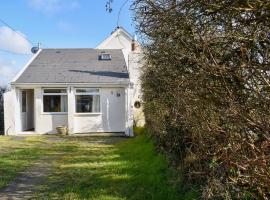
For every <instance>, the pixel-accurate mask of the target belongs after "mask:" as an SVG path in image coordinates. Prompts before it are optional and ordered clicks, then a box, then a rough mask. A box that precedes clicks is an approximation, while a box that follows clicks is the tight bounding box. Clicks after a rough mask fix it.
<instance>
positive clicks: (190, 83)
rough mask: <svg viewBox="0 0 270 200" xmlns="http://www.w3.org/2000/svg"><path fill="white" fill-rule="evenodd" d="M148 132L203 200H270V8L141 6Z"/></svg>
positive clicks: (262, 1) (138, 0) (196, 0)
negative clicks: (198, 191) (198, 188)
mask: <svg viewBox="0 0 270 200" xmlns="http://www.w3.org/2000/svg"><path fill="white" fill-rule="evenodd" d="M133 9H134V10H135V22H136V24H137V29H138V32H139V33H140V34H141V38H142V40H143V43H144V44H143V45H144V48H145V59H146V62H145V66H144V73H143V76H142V83H143V86H142V87H143V98H144V103H145V105H144V111H145V116H146V121H147V125H148V127H149V128H150V131H151V133H152V134H153V135H154V137H155V138H156V140H157V141H158V144H159V147H160V148H161V149H163V150H165V151H166V152H167V153H168V154H169V155H170V156H171V158H173V159H174V161H176V162H177V163H178V165H179V168H181V170H184V172H185V176H186V179H187V180H188V181H189V182H192V183H200V185H201V192H202V198H203V199H270V62H269V61H270V59H269V56H270V49H269V47H270V2H269V1H268V0H254V1H247V0H244V1H242V0H241V1H240V0H226V1H224V0H216V1H205V0H180V1H176V0H162V1H159V0H156V1H153V0H135V2H134V5H133Z"/></svg>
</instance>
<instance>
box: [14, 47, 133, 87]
mask: <svg viewBox="0 0 270 200" xmlns="http://www.w3.org/2000/svg"><path fill="white" fill-rule="evenodd" d="M101 52H106V53H109V54H111V60H99V55H100V54H101ZM128 79H129V74H128V71H127V66H126V62H125V59H124V55H123V53H122V51H121V50H120V49H42V50H41V52H40V53H39V54H38V55H37V57H36V58H35V59H34V60H33V61H32V62H31V63H30V65H29V66H28V67H27V68H26V70H25V71H24V72H23V73H22V74H21V75H20V76H19V78H18V79H17V80H16V81H15V83H119V82H127V81H128Z"/></svg>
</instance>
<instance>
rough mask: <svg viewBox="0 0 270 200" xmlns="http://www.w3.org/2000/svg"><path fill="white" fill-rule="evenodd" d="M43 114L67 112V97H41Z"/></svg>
mask: <svg viewBox="0 0 270 200" xmlns="http://www.w3.org/2000/svg"><path fill="white" fill-rule="evenodd" d="M43 106H44V112H67V96H66V95H63V96H60V95H49V96H43Z"/></svg>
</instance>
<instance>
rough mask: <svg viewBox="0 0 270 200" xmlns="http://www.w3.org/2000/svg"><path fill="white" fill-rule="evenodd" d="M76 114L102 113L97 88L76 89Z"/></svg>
mask: <svg viewBox="0 0 270 200" xmlns="http://www.w3.org/2000/svg"><path fill="white" fill-rule="evenodd" d="M75 98H76V113H100V94H99V89H96V88H77V89H76V94H75Z"/></svg>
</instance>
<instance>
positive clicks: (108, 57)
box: [99, 52, 112, 60]
mask: <svg viewBox="0 0 270 200" xmlns="http://www.w3.org/2000/svg"><path fill="white" fill-rule="evenodd" d="M99 59H100V60H111V59H112V57H111V54H109V53H105V52H104V53H103V52H102V53H101V54H100V55H99Z"/></svg>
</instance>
